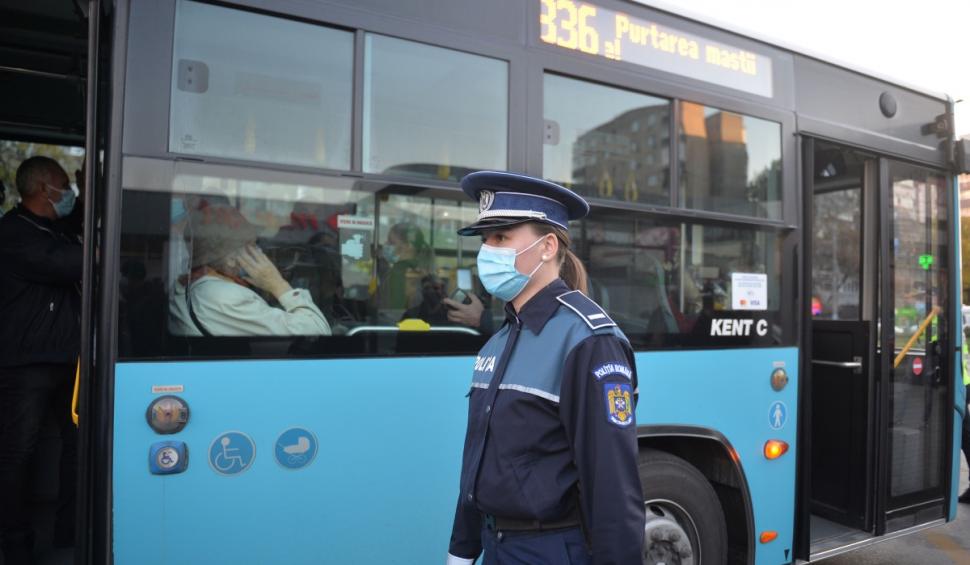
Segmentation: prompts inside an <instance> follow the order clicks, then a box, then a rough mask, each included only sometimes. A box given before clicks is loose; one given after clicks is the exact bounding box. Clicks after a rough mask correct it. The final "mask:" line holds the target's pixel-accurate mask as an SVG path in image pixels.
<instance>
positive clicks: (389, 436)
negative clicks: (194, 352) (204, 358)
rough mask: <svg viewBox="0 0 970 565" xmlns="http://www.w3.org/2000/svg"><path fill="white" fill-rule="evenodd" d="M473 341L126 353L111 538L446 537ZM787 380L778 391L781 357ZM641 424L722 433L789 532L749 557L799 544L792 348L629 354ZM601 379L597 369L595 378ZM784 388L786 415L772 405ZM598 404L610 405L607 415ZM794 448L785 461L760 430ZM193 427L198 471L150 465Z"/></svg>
mask: <svg viewBox="0 0 970 565" xmlns="http://www.w3.org/2000/svg"><path fill="white" fill-rule="evenodd" d="M472 364H473V359H472V358H471V357H425V358H407V357H404V358H383V359H379V358H378V359H339V360H274V361H246V362H230V361H211V362H205V363H198V362H168V363H148V362H146V363H121V364H119V365H118V366H117V373H116V374H117V384H116V389H115V390H116V412H115V437H114V444H115V452H114V524H115V532H114V552H115V560H116V562H117V563H119V564H127V563H140V564H146V565H149V564H153V563H158V564H163V563H171V562H173V561H179V562H183V563H210V562H227V563H228V562H245V563H281V562H287V563H321V562H327V563H365V562H371V561H374V562H377V561H379V562H382V563H432V562H437V561H438V560H440V559H442V558H443V556H444V554H445V552H446V551H447V547H448V539H449V535H450V532H451V521H452V518H453V515H454V508H455V501H456V497H457V483H458V474H459V470H460V469H459V466H460V460H461V459H460V454H461V448H462V441H463V437H464V432H465V424H466V417H467V402H466V400H465V395H466V394H467V392H468V390H469V388H468V387H469V383H470V371H471V366H472ZM780 365H784V367H785V370H786V371H788V374H789V376H790V379H791V381H790V382H789V384H788V386H787V387H786V388H785V390H783V391H781V392H775V391H774V390H772V389H771V387H770V385H769V378H770V375H771V372H772V371H773V370H774V369H775V368H776V367H778V366H780ZM637 367H638V371H639V374H640V375H641V377H640V379H641V381H640V383H641V384H640V402H639V405H638V409H637V413H638V419H639V423H640V424H641V425H649V424H682V425H692V426H703V427H708V428H711V429H714V430H717V431H719V432H720V433H722V434H724V436H726V438H727V439H728V441H729V442H730V443H731V444H732V445H733V446H734V448H735V449H736V450H737V455H738V457H739V459H740V462H741V465H742V467H743V469H744V472H745V475H746V477H747V479H748V481H749V484H748V487H749V489H750V491H751V496H752V506H753V508H754V509H755V516H754V524H755V528H756V531H757V532H760V531H762V530H764V529H772V530H776V531H778V533H779V538H778V539H777V540H776V541H775V542H773V543H772V544H771V545H769V546H766V547H763V548H759V552H758V558H757V561H756V563H779V562H781V559H782V556H783V554H784V551H785V550H786V549H790V548H791V539H792V531H791V530H792V517H793V515H794V487H795V485H794V474H795V473H794V463H795V458H794V447H795V445H794V444H795V428H796V416H797V414H796V412H795V411H796V409H797V406H796V402H795V391H796V390H797V379H796V367H797V349H795V348H780V349H752V350H730V351H727V350H721V351H692V352H655V353H639V354H637ZM590 378H592V376H591V377H590ZM153 386H159V387H171V386H181V387H183V391H182V392H177V393H175V394H176V395H177V396H179V397H181V398H183V399H184V400H185V401H186V402H187V403H188V405H189V409H190V418H189V422H188V425H187V426H186V427H185V429H184V430H182V431H181V432H179V433H177V434H173V435H159V434H156V433H155V432H153V431H152V430H151V428H149V426H148V425H147V422H146V409H147V408H148V406H149V404H150V403H151V401H152V400H153V399H154V398H156V397H158V396H160V393H153V392H152V387H153ZM776 401H781V402H783V403H785V405H786V407H787V410H788V411H787V413H786V414H785V415H784V419H785V422H784V426H783V427H782V428H781V429H780V430H777V431H775V430H773V429H772V428H771V425H770V423H771V422H770V421H769V418H770V415H769V409H770V408H771V406H772V404H773V403H774V402H776ZM604 417H606V416H605V413H604ZM292 427H302V428H305V429H307V430H309V431H310V432H312V433H313V434H314V435H315V437H316V440H317V441H318V448H317V453H316V457H315V459H313V460H312V462H311V463H310V464H309V465H307V466H306V467H304V468H302V469H298V470H290V469H287V468H285V467H283V466H282V465H281V464H279V463H278V462H277V460H276V457H275V451H276V449H275V448H276V443H277V441H278V439H279V437H280V434H281V433H282V432H284V431H285V430H287V429H289V428H292ZM230 431H236V432H242V433H244V434H246V435H248V436H249V437H250V438H251V439H252V440H253V442H254V444H255V451H256V454H255V457H254V461H253V463H252V464H251V466H250V467H249V468H247V469H246V470H245V471H243V472H241V473H238V474H235V475H229V476H225V475H221V474H219V473H217V472H216V471H215V469H214V468H213V466H212V463H211V462H210V457H209V453H210V449H212V448H213V447H215V448H216V449H218V446H217V445H215V444H214V442H215V441H216V439H217V438H219V437H220V435H221V434H223V433H224V432H230ZM768 439H782V440H784V441H787V442H788V443H789V445H790V446H791V449H790V450H789V453H787V454H786V455H784V456H782V457H781V458H780V459H778V460H777V461H767V460H765V458H764V456H763V455H762V448H763V445H764V442H765V441H766V440H768ZM170 440H174V441H183V442H185V443H186V444H187V447H188V452H189V456H188V460H189V463H188V469H187V470H186V471H185V472H183V473H181V474H175V475H167V476H166V475H152V474H150V472H149V463H148V459H149V449H150V446H151V445H152V444H154V443H155V442H160V441H170Z"/></svg>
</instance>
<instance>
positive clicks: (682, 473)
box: [640, 449, 727, 565]
mask: <svg viewBox="0 0 970 565" xmlns="http://www.w3.org/2000/svg"><path fill="white" fill-rule="evenodd" d="M640 485H641V487H643V500H644V511H645V512H646V515H647V522H646V535H645V537H644V540H643V554H644V560H643V562H644V563H645V564H647V565H654V564H658V563H665V564H666V565H686V564H690V565H724V564H725V563H726V562H727V524H726V522H725V520H724V511H723V510H722V509H721V503H720V501H719V500H718V498H717V494H716V493H715V492H714V488H713V487H711V484H710V483H709V482H708V481H707V479H706V478H705V477H704V475H702V474H701V473H700V471H698V470H697V469H696V468H695V467H694V466H693V465H691V464H690V463H688V462H687V461H684V460H683V459H681V458H680V457H677V456H674V455H671V454H669V453H667V452H664V451H657V450H655V449H642V450H641V451H640Z"/></svg>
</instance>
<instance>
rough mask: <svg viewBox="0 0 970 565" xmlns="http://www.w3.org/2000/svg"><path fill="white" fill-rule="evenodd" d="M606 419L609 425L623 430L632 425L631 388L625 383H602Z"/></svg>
mask: <svg viewBox="0 0 970 565" xmlns="http://www.w3.org/2000/svg"><path fill="white" fill-rule="evenodd" d="M603 398H604V399H605V400H606V417H607V419H608V420H609V422H610V423H611V424H613V425H614V426H619V427H621V428H625V427H627V426H629V425H630V424H632V423H633V387H632V386H630V385H629V384H627V383H603Z"/></svg>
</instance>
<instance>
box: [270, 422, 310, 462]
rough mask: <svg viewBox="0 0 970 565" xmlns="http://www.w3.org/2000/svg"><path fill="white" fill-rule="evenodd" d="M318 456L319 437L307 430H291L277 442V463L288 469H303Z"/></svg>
mask: <svg viewBox="0 0 970 565" xmlns="http://www.w3.org/2000/svg"><path fill="white" fill-rule="evenodd" d="M316 456H317V437H316V436H315V435H313V433H312V432H310V430H307V429H305V428H290V429H288V430H286V431H285V432H283V433H281V434H280V437H279V439H277V440H276V462H277V463H279V464H280V466H282V467H284V468H286V469H292V470H296V469H302V468H304V467H306V466H308V465H309V464H310V463H312V462H313V458H314V457H316Z"/></svg>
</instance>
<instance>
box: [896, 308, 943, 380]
mask: <svg viewBox="0 0 970 565" xmlns="http://www.w3.org/2000/svg"><path fill="white" fill-rule="evenodd" d="M939 313H940V307H939V306H934V307H933V309H932V310H930V313H929V314H928V315H927V316H926V319H925V320H923V323H922V324H920V325H919V328H918V329H917V330H916V333H914V334H913V337H911V338H909V341H907V342H906V345H904V346H903V349H902V350H901V351H900V352H899V354H898V355H896V359H895V360H894V361H893V369H895V368H896V367H899V364H900V363H902V362H903V358H905V357H906V354H907V353H909V350H910V349H911V348H912V347H913V344H914V343H916V340H917V339H919V337H920V336H921V335H923V332H925V331H926V327H927V326H929V325H930V322H931V321H933V318H935V317H936V315H937V314H939Z"/></svg>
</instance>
